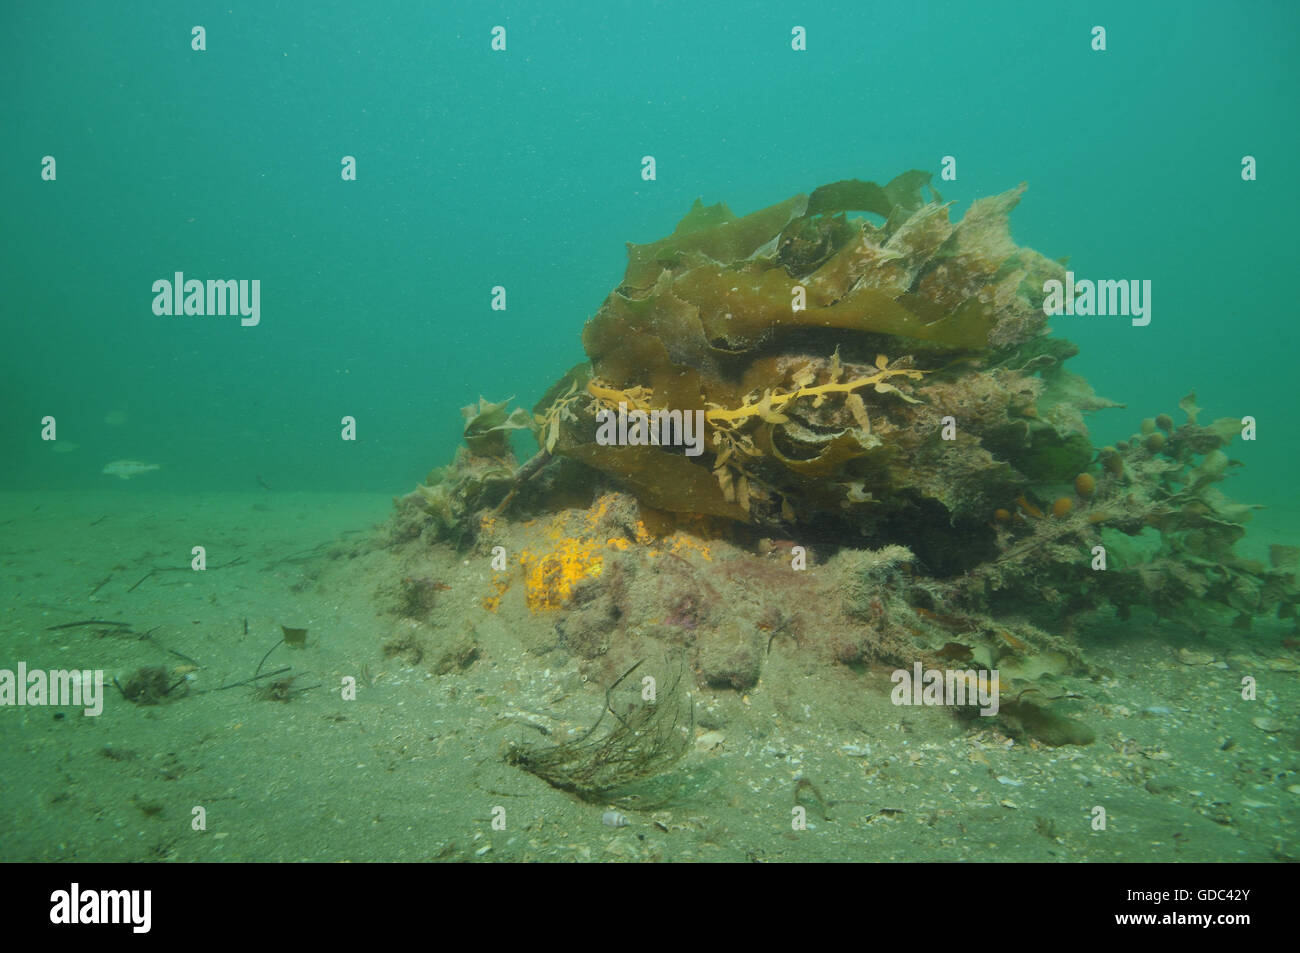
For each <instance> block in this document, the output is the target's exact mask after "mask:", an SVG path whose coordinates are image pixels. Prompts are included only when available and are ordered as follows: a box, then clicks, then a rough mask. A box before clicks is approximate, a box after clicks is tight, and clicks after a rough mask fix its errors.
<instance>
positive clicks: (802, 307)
mask: <svg viewBox="0 0 1300 953" xmlns="http://www.w3.org/2000/svg"><path fill="white" fill-rule="evenodd" d="M928 183H929V176H928V175H927V174H925V173H922V172H908V173H904V174H903V175H900V176H899V177H897V178H896V179H894V180H893V181H892V182H890V183H889V184H888V185H885V186H878V185H876V184H874V183H867V182H860V181H857V180H851V181H846V182H839V183H834V184H832V185H827V186H823V187H821V188H819V189H816V190H814V191H813V192H812V193H811V194H807V195H796V196H794V197H793V198H791V199H787V200H786V201H784V202H781V203H779V204H777V205H773V206H771V207H769V208H766V209H763V210H761V211H758V212H754V213H753V214H750V215H747V216H744V217H737V216H735V215H734V214H733V213H732V212H731V211H730V210H729V209H728V208H727V207H726V206H725V205H721V204H719V205H714V206H709V207H705V206H703V205H702V204H700V203H699V202H698V201H697V202H696V204H695V206H694V207H693V208H692V209H691V210H690V212H688V213H687V215H686V217H685V218H683V219H682V221H681V222H680V223H679V224H678V226H677V228H676V230H675V231H674V232H673V234H672V235H670V236H668V237H667V238H664V239H662V240H661V241H658V242H653V243H651V244H648V245H631V246H629V250H628V258H629V262H628V268H627V272H626V274H625V275H624V277H623V280H622V281H621V282H620V284H619V285H618V287H617V288H616V289H615V290H614V291H613V292H612V293H611V294H610V295H609V297H608V298H607V299H606V300H605V303H604V304H603V305H602V306H601V308H600V310H599V312H598V313H597V314H596V315H595V316H594V317H593V318H592V319H591V320H590V321H589V322H588V323H587V326H586V329H585V330H584V332H583V344H584V347H585V349H586V351H587V354H588V356H589V358H590V361H589V363H586V364H583V365H579V366H578V367H576V368H574V369H573V370H572V371H570V372H569V373H568V374H567V375H565V377H564V378H563V379H562V380H561V381H560V382H559V383H557V385H556V386H555V387H553V388H552V389H551V391H550V392H549V393H548V394H547V395H546V396H545V397H544V398H543V399H542V401H541V402H540V403H539V404H538V406H537V407H536V409H535V410H536V415H537V420H538V421H539V423H540V426H541V429H542V433H543V438H544V442H545V446H546V448H547V450H548V451H551V452H554V453H558V454H561V455H564V456H567V457H570V458H572V459H574V460H578V461H580V462H581V463H583V464H585V465H586V466H589V467H592V468H595V469H597V470H600V471H602V472H603V473H605V474H607V475H608V476H610V477H612V478H614V479H615V480H616V481H617V482H618V483H620V484H622V485H623V486H625V487H626V488H628V489H630V490H631V491H632V492H633V493H635V494H636V495H637V496H638V498H640V499H641V500H642V501H643V502H644V503H645V504H646V505H648V506H650V507H653V508H656V509H659V510H666V511H671V512H676V513H690V514H707V515H711V516H716V517H723V518H725V519H728V520H733V521H736V522H738V523H750V524H760V525H784V526H788V527H795V526H798V527H801V528H802V529H805V530H811V531H814V532H817V531H822V532H827V533H833V534H835V535H838V536H844V535H845V528H846V527H847V528H848V535H849V536H865V537H868V538H871V539H877V540H888V539H891V538H893V539H909V540H913V541H914V540H915V538H916V532H915V530H916V529H917V527H926V526H933V525H935V524H936V523H937V522H939V521H943V522H946V523H950V524H952V525H954V526H957V527H958V532H959V534H960V533H962V532H964V533H965V534H967V535H970V536H972V537H978V538H980V539H983V540H985V541H987V540H988V539H990V538H991V534H989V533H988V532H987V530H986V527H985V524H986V523H987V522H988V519H989V517H990V515H991V514H992V513H993V511H994V509H996V508H997V507H998V506H1000V505H1002V504H1003V503H1004V502H1005V501H1006V500H1008V499H1014V497H1015V496H1016V494H1017V493H1018V492H1020V491H1021V490H1023V488H1024V487H1026V486H1027V485H1028V484H1030V483H1031V482H1052V481H1057V482H1059V481H1068V480H1072V479H1073V478H1074V476H1075V474H1076V473H1078V472H1079V471H1080V470H1081V469H1082V468H1083V467H1084V466H1085V465H1086V464H1087V463H1088V461H1089V459H1090V455H1091V447H1090V445H1089V443H1088V441H1087V438H1086V429H1085V427H1084V425H1083V419H1082V413H1083V412H1085V411H1088V410H1091V409H1095V408H1097V407H1102V406H1107V404H1108V402H1106V401H1102V400H1100V399H1099V398H1097V397H1096V396H1095V395H1093V394H1092V392H1091V390H1090V389H1089V388H1088V387H1087V385H1086V382H1084V381H1083V380H1082V379H1081V378H1078V377H1076V376H1074V375H1069V374H1068V372H1065V371H1064V370H1063V368H1062V367H1061V363H1062V361H1064V360H1065V359H1066V358H1067V357H1069V356H1070V355H1071V354H1073V353H1074V348H1073V346H1072V345H1070V344H1069V343H1068V342H1063V341H1055V340H1050V339H1047V338H1045V337H1044V322H1045V318H1044V314H1043V308H1042V301H1043V292H1042V287H1043V282H1044V280H1046V279H1047V278H1054V277H1059V276H1060V275H1061V274H1062V273H1063V268H1062V267H1061V266H1060V265H1059V264H1057V263H1055V262H1052V261H1049V260H1047V259H1045V258H1044V257H1043V256H1041V255H1039V254H1038V253H1037V252H1034V251H1032V250H1029V249H1024V248H1019V247H1017V246H1016V244H1015V243H1014V242H1013V241H1012V240H1011V237H1010V232H1009V229H1008V224H1007V214H1008V213H1009V212H1010V210H1011V209H1012V208H1014V207H1015V205H1016V203H1017V202H1018V201H1019V199H1020V196H1021V194H1022V192H1023V189H1024V187H1023V186H1021V187H1020V188H1017V189H1014V190H1012V191H1010V192H1007V193H1004V194H1002V195H998V196H994V197H991V198H986V199H981V200H979V201H977V202H975V203H974V204H973V205H972V207H971V208H970V210H969V211H968V212H967V213H966V215H965V216H964V217H963V218H962V220H961V221H960V222H956V223H953V222H952V221H950V219H949V205H948V204H944V203H943V202H942V201H941V200H940V198H939V196H938V195H937V194H935V193H934V192H933V190H932V189H931V190H929V191H930V196H929V199H928V200H927V198H926V197H925V196H924V195H923V189H928ZM851 211H863V212H867V213H870V214H873V215H875V216H877V217H878V218H879V219H881V221H878V222H873V221H869V220H868V219H866V218H864V217H860V216H850V215H848V214H847V213H849V212H851ZM620 406H621V407H622V408H623V409H624V410H626V411H628V412H629V413H634V412H636V411H640V412H643V413H645V414H646V415H648V416H649V415H652V414H653V413H654V412H655V411H660V412H669V411H673V410H677V411H679V412H686V413H689V412H692V411H696V410H698V411H700V412H702V414H703V424H704V440H703V449H704V452H703V453H702V454H699V455H698V456H691V455H687V454H685V453H683V452H682V451H681V448H680V447H673V446H665V445H655V443H654V441H653V438H652V439H651V440H648V441H646V442H645V443H644V444H641V445H620V446H609V445H604V444H603V443H602V442H599V441H598V440H597V439H596V434H597V419H596V414H597V413H598V412H599V411H601V410H602V409H605V410H609V411H612V412H617V411H618V410H619V408H620ZM946 425H950V426H946ZM657 435H658V434H656V436H657ZM669 435H670V436H671V433H670V434H669ZM922 548H924V546H923V547H922ZM976 548H978V547H976Z"/></svg>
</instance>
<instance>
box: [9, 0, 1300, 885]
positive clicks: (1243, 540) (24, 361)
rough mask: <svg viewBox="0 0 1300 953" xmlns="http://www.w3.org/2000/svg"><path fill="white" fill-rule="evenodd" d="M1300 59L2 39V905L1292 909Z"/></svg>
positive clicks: (802, 27)
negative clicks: (1122, 886) (566, 868)
mask: <svg viewBox="0 0 1300 953" xmlns="http://www.w3.org/2000/svg"><path fill="white" fill-rule="evenodd" d="M1298 11H1300V7H1297V6H1296V5H1295V4H1293V3H1288V2H1275V3H1271V2H1256V3H1247V4H1242V5H1238V6H1233V7H1230V8H1227V7H1223V6H1222V5H1220V4H1211V3H1205V2H1189V3H1178V4H1172V3H1171V4H1162V3H1153V4H1131V3H1126V2H1089V3H1084V4H1069V5H1058V4H1040V3H1031V2H1010V0H1003V2H990V3H982V4H968V3H961V2H937V0H936V2H925V3H917V4H904V5H893V6H887V7H886V6H880V5H875V4H863V3H821V4H812V5H801V4H790V3H782V2H756V3H752V4H745V5H743V6H742V5H740V4H712V5H710V4H700V3H686V2H662V3H650V4H644V5H635V6H634V5H626V6H623V5H606V4H593V3H580V2H558V3H547V4H528V3H517V2H505V3H500V4H496V5H493V6H492V7H491V8H490V9H489V8H487V7H480V6H479V5H475V4H468V5H462V4H450V3H441V2H432V3H430V2H413V0H409V2H408V0H394V2H385V3H379V4H375V5H372V6H362V7H356V6H354V5H345V4H328V3H326V4H315V3H305V2H301V3H300V2H281V3H242V2H235V3H222V4H209V3H204V2H186V3H161V2H144V3H139V4H133V5H130V6H129V7H126V8H119V7H117V6H116V5H112V4H99V3H90V2H82V3H59V4H48V3H37V2H25V0H19V2H14V3H9V4H5V5H4V7H3V9H2V10H0V62H3V63H4V71H5V74H6V78H7V82H6V83H5V91H4V93H3V94H0V140H2V141H3V148H0V163H3V165H2V172H3V175H2V176H0V183H2V184H0V189H2V190H3V191H2V192H0V204H2V205H3V208H4V209H5V214H4V221H5V226H4V228H3V230H2V233H3V240H4V244H5V248H4V255H3V260H2V263H0V271H2V273H3V290H4V295H3V305H2V307H3V314H4V322H3V334H4V339H5V346H4V347H3V358H0V361H2V362H3V368H4V373H3V378H2V379H0V390H2V392H3V406H4V410H5V412H4V414H3V415H0V438H2V445H3V448H4V453H3V459H4V467H3V469H2V470H0V566H2V575H0V612H2V613H3V615H2V617H0V618H2V619H3V625H2V626H0V856H3V858H4V860H7V861H24V862H249V861H439V862H483V863H501V862H506V863H509V862H865V861H891V862H912V861H938V862H947V861H985V862H988V861H992V862H1060V863H1071V864H1073V863H1086V862H1125V863H1147V862H1153V861H1166V862H1265V863H1272V862H1286V861H1294V860H1296V859H1300V844H1297V840H1296V833H1297V825H1298V824H1300V720H1297V715H1296V712H1297V701H1300V630H1298V628H1297V611H1298V609H1300V584H1298V583H1297V575H1296V574H1297V571H1298V570H1300V505H1297V502H1296V494H1295V481H1296V474H1297V466H1300V458H1298V457H1297V454H1296V450H1295V448H1296V446H1297V444H1298V442H1300V422H1298V421H1297V411H1298V410H1300V407H1298V406H1297V400H1296V370H1295V363H1296V354H1297V353H1298V346H1300V332H1298V331H1297V324H1296V321H1295V315H1294V301H1295V299H1294V295H1293V291H1294V289H1293V287H1292V282H1293V281H1294V278H1295V276H1296V274H1297V270H1296V265H1295V255H1296V242H1295V238H1294V227H1295V226H1294V222H1295V221H1296V220H1297V218H1298V217H1300V197H1298V195H1297V191H1296V189H1295V188H1294V184H1293V183H1294V175H1295V169H1294V162H1295V157H1296V156H1297V154H1300V135H1298V134H1297V129H1296V124H1295V123H1294V122H1293V121H1289V120H1286V119H1285V117H1286V116H1287V115H1292V114H1293V113H1294V103H1295V100H1296V94H1297V92H1298V84H1297V62H1296V59H1295V57H1294V52H1293V49H1292V47H1293V44H1294V37H1295V35H1296V32H1297V27H1300V12H1298ZM74 887H75V885H74Z"/></svg>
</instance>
